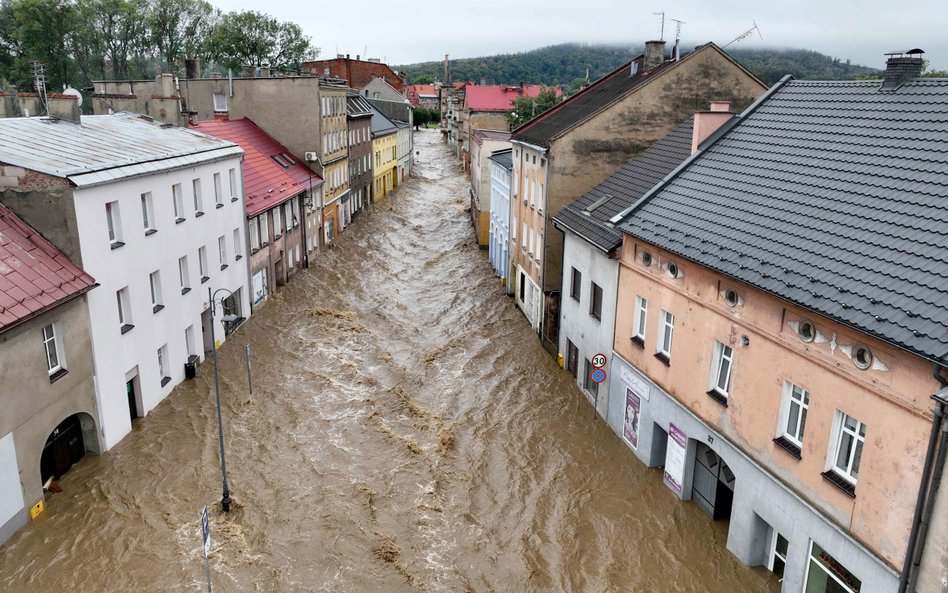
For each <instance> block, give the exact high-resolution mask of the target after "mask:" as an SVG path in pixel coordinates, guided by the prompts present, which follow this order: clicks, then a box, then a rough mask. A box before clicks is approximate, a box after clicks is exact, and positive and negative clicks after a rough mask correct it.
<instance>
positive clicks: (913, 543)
mask: <svg viewBox="0 0 948 593" xmlns="http://www.w3.org/2000/svg"><path fill="white" fill-rule="evenodd" d="M944 369H945V367H943V366H942V365H940V364H937V363H936V364H934V365H932V376H933V377H934V378H935V379H936V380H937V381H938V382H939V383H940V384H941V386H942V389H941V391H939V392H938V393H937V394H935V395H932V398H933V399H934V400H935V402H936V404H935V417H934V418H933V419H932V430H931V434H930V435H929V437H928V450H927V451H926V453H925V465H924V466H923V468H922V483H921V484H920V485H919V487H918V499H917V500H916V502H915V516H914V517H913V519H912V531H911V532H910V533H909V542H908V549H907V550H906V551H905V561H904V563H903V564H902V574H901V576H900V577H899V593H907V591H908V585H909V578H910V576H911V579H912V581H913V582H914V581H915V576H916V575H915V574H914V571H915V569H916V567H917V566H918V563H917V562H916V560H915V559H916V557H919V558H920V557H921V552H922V550H923V549H924V539H923V537H920V536H924V533H922V523H923V519H924V523H925V524H926V526H925V528H924V532H927V531H928V528H927V522H928V520H929V519H930V518H931V508H930V507H932V506H934V505H933V504H932V503H933V501H932V500H929V497H928V496H927V495H928V491H929V484H932V481H931V480H930V479H929V474H931V473H932V467H933V466H935V451H936V448H937V445H938V433H939V431H941V430H942V426H943V424H944V417H945V404H946V403H948V379H945V377H944V376H943V375H942V374H941V373H942V371H943V370H944ZM942 440H945V437H944V436H943V438H942ZM943 445H944V443H943ZM938 458H939V462H940V463H939V464H938V465H939V467H938V468H937V471H936V473H938V479H939V481H940V477H941V473H942V472H943V469H944V463H945V447H944V446H942V447H941V450H940V451H939V452H938ZM931 489H932V490H933V492H932V495H933V496H934V494H937V491H938V482H935V483H934V484H932V487H931ZM926 503H928V504H926ZM926 507H929V508H926ZM919 542H922V543H923V545H922V546H919V545H918V544H919Z"/></svg>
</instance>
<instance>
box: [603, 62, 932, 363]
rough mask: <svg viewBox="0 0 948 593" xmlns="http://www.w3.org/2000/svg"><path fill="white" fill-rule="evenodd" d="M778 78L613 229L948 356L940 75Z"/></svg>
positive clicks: (890, 338)
mask: <svg viewBox="0 0 948 593" xmlns="http://www.w3.org/2000/svg"><path fill="white" fill-rule="evenodd" d="M880 84H881V81H878V80H875V81H847V82H807V81H793V80H790V81H787V82H786V83H785V84H783V86H780V85H779V84H778V87H775V89H773V90H772V91H771V92H770V93H769V94H768V95H767V96H766V97H765V98H764V99H763V100H762V101H761V102H760V103H758V104H757V105H755V106H752V107H751V108H749V109H748V110H747V111H746V112H745V113H744V114H742V120H741V121H740V122H739V123H738V124H737V125H736V126H734V127H733V128H732V129H731V130H730V131H729V132H728V133H727V134H724V135H722V136H721V137H720V138H719V139H718V140H717V142H715V143H714V144H712V145H711V146H710V147H708V148H707V149H706V150H705V151H704V152H703V153H700V154H699V156H698V157H696V158H695V159H694V160H693V161H692V162H691V163H690V164H689V165H688V166H687V167H685V168H683V170H682V171H681V172H680V173H679V174H678V175H676V176H675V177H674V178H672V179H671V180H670V181H668V182H665V183H664V184H663V185H661V186H659V187H657V188H656V190H654V191H653V192H651V193H650V194H649V195H647V196H646V197H645V198H644V199H643V200H642V201H641V202H642V203H641V204H638V205H637V206H636V208H635V209H634V210H633V211H632V212H631V213H630V214H629V215H628V216H626V218H625V220H624V221H623V222H622V223H621V224H620V225H619V226H620V228H621V230H623V231H625V232H627V233H630V234H632V235H634V236H636V237H640V238H641V239H643V240H645V241H648V242H651V243H655V244H657V245H659V246H661V247H663V248H665V249H668V250H669V251H672V252H675V253H677V254H679V255H681V256H682V257H684V258H687V259H690V260H692V261H695V262H698V263H699V264H702V265H704V266H707V267H709V268H712V269H715V270H717V271H719V272H721V273H724V274H727V275H729V276H731V277H734V278H737V279H739V280H741V281H744V282H746V283H748V284H751V285H754V286H756V287H758V288H761V289H763V290H765V291H767V292H770V293H772V294H775V295H777V296H779V297H781V298H783V299H786V300H787V301H790V302H793V303H796V304H798V305H800V306H802V307H805V308H807V309H809V310H812V311H815V312H817V313H819V314H822V315H825V316H826V317H829V318H832V319H835V320H837V321H840V322H842V323H844V324H847V325H849V326H851V327H854V328H856V329H858V330H861V331H863V332H865V333H867V334H870V335H872V336H875V337H877V338H879V339H881V340H884V341H887V342H889V343H891V344H894V345H896V346H899V347H901V348H904V349H906V350H908V351H911V352H914V353H916V354H918V355H921V356H924V357H926V358H928V359H930V360H937V361H940V362H946V361H948V231H946V229H948V79H940V80H939V79H927V80H925V79H922V80H916V81H910V82H908V83H906V84H904V85H903V86H902V87H901V88H899V89H898V90H896V91H894V92H883V91H880Z"/></svg>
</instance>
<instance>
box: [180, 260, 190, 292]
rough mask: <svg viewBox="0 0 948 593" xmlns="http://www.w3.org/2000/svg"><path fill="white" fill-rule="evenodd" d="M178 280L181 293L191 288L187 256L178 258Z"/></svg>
mask: <svg viewBox="0 0 948 593" xmlns="http://www.w3.org/2000/svg"><path fill="white" fill-rule="evenodd" d="M178 281H179V282H180V283H181V294H184V293H186V292H187V291H189V290H191V272H190V271H189V270H188V256H186V255H182V256H181V257H179V258H178Z"/></svg>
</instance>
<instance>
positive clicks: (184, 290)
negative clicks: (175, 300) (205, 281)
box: [181, 286, 191, 294]
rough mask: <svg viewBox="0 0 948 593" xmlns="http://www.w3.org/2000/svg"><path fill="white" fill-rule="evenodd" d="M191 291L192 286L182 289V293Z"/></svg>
mask: <svg viewBox="0 0 948 593" xmlns="http://www.w3.org/2000/svg"><path fill="white" fill-rule="evenodd" d="M189 292H191V287H190V286H185V287H184V288H182V289H181V294H188V293H189Z"/></svg>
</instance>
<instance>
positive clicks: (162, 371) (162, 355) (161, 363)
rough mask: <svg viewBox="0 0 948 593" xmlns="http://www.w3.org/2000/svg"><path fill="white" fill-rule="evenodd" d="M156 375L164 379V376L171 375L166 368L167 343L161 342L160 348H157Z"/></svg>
mask: <svg viewBox="0 0 948 593" xmlns="http://www.w3.org/2000/svg"><path fill="white" fill-rule="evenodd" d="M158 376H159V377H160V378H161V380H162V381H164V380H165V379H166V378H170V377H171V375H170V373H169V370H168V345H167V344H163V345H162V346H161V348H159V349H158Z"/></svg>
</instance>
